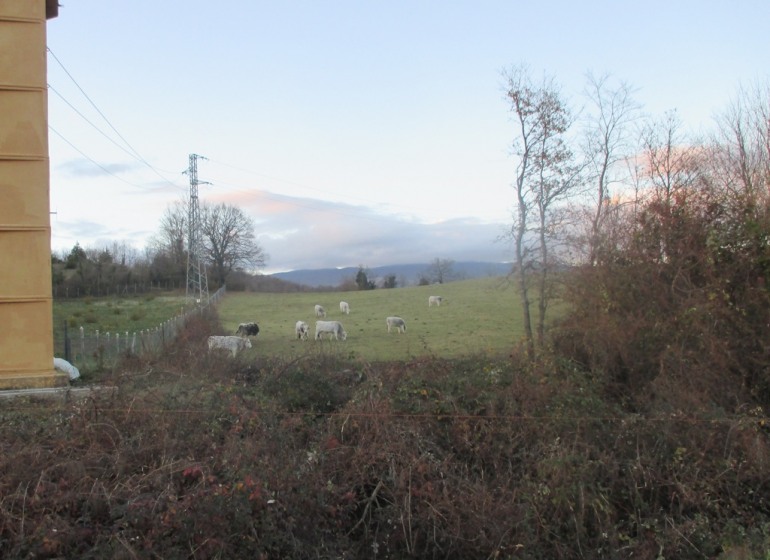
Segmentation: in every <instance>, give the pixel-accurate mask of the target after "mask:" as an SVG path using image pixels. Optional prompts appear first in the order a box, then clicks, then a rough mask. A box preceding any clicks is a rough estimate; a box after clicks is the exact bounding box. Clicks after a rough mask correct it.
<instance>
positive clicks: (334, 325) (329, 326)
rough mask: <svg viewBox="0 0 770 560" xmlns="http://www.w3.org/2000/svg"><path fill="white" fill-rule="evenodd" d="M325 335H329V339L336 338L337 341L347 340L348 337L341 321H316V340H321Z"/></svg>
mask: <svg viewBox="0 0 770 560" xmlns="http://www.w3.org/2000/svg"><path fill="white" fill-rule="evenodd" d="M323 333H329V338H331V337H334V338H335V339H336V340H340V339H342V340H345V339H346V338H347V337H348V333H346V332H345V329H344V328H343V327H342V323H340V322H339V321H316V322H315V339H316V340H319V339H320V338H321V335H322V334H323Z"/></svg>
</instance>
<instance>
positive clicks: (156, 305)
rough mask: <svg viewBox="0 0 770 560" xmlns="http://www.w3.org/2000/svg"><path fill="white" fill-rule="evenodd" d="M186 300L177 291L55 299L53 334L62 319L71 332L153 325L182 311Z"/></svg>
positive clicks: (56, 335) (60, 332)
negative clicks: (142, 294)
mask: <svg viewBox="0 0 770 560" xmlns="http://www.w3.org/2000/svg"><path fill="white" fill-rule="evenodd" d="M185 302H186V298H185V297H184V296H178V295H162V296H161V295H158V296H155V295H152V296H138V297H125V298H116V297H104V298H90V297H86V298H78V299H65V300H54V302H53V328H54V338H56V339H57V340H58V339H59V338H60V337H61V336H62V335H63V332H64V324H65V323H66V324H67V328H68V329H69V330H70V332H71V333H72V332H73V331H74V330H75V329H79V328H80V327H83V328H84V329H85V330H86V331H88V332H89V333H91V332H93V331H96V330H98V331H100V332H102V333H105V332H113V333H114V332H120V333H122V332H126V331H128V332H135V331H140V330H143V329H152V328H155V327H157V326H158V325H160V324H161V323H163V322H164V321H168V320H169V319H171V318H172V317H175V316H176V315H179V314H180V313H182V311H183V309H184V308H185Z"/></svg>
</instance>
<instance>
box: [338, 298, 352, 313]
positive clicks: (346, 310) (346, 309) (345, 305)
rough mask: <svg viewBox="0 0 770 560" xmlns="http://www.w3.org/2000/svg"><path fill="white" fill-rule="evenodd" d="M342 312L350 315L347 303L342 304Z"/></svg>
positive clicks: (342, 302)
mask: <svg viewBox="0 0 770 560" xmlns="http://www.w3.org/2000/svg"><path fill="white" fill-rule="evenodd" d="M340 311H341V312H342V313H344V314H345V315H350V305H348V302H347V301H341V302H340Z"/></svg>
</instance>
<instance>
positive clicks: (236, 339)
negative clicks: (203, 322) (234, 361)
mask: <svg viewBox="0 0 770 560" xmlns="http://www.w3.org/2000/svg"><path fill="white" fill-rule="evenodd" d="M246 348H251V341H250V340H249V339H248V338H245V337H242V336H210V337H209V352H211V351H212V350H227V351H228V352H230V353H231V354H232V355H233V358H235V356H236V355H237V354H238V352H241V351H243V350H245V349H246Z"/></svg>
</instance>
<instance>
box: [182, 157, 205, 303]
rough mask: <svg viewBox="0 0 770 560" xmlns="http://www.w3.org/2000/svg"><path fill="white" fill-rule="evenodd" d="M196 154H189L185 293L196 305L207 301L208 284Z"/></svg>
mask: <svg viewBox="0 0 770 560" xmlns="http://www.w3.org/2000/svg"><path fill="white" fill-rule="evenodd" d="M198 158H202V159H206V158H204V157H203V156H199V155H198V154H190V166H189V168H188V169H187V174H188V175H189V176H190V202H189V212H188V218H187V292H186V296H187V297H188V298H195V299H197V300H198V303H203V302H207V301H208V299H209V283H208V279H207V278H206V266H205V264H204V263H203V261H202V258H201V257H202V253H203V245H202V243H201V211H200V205H199V204H198V185H199V184H201V183H200V182H199V181H198Z"/></svg>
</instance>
